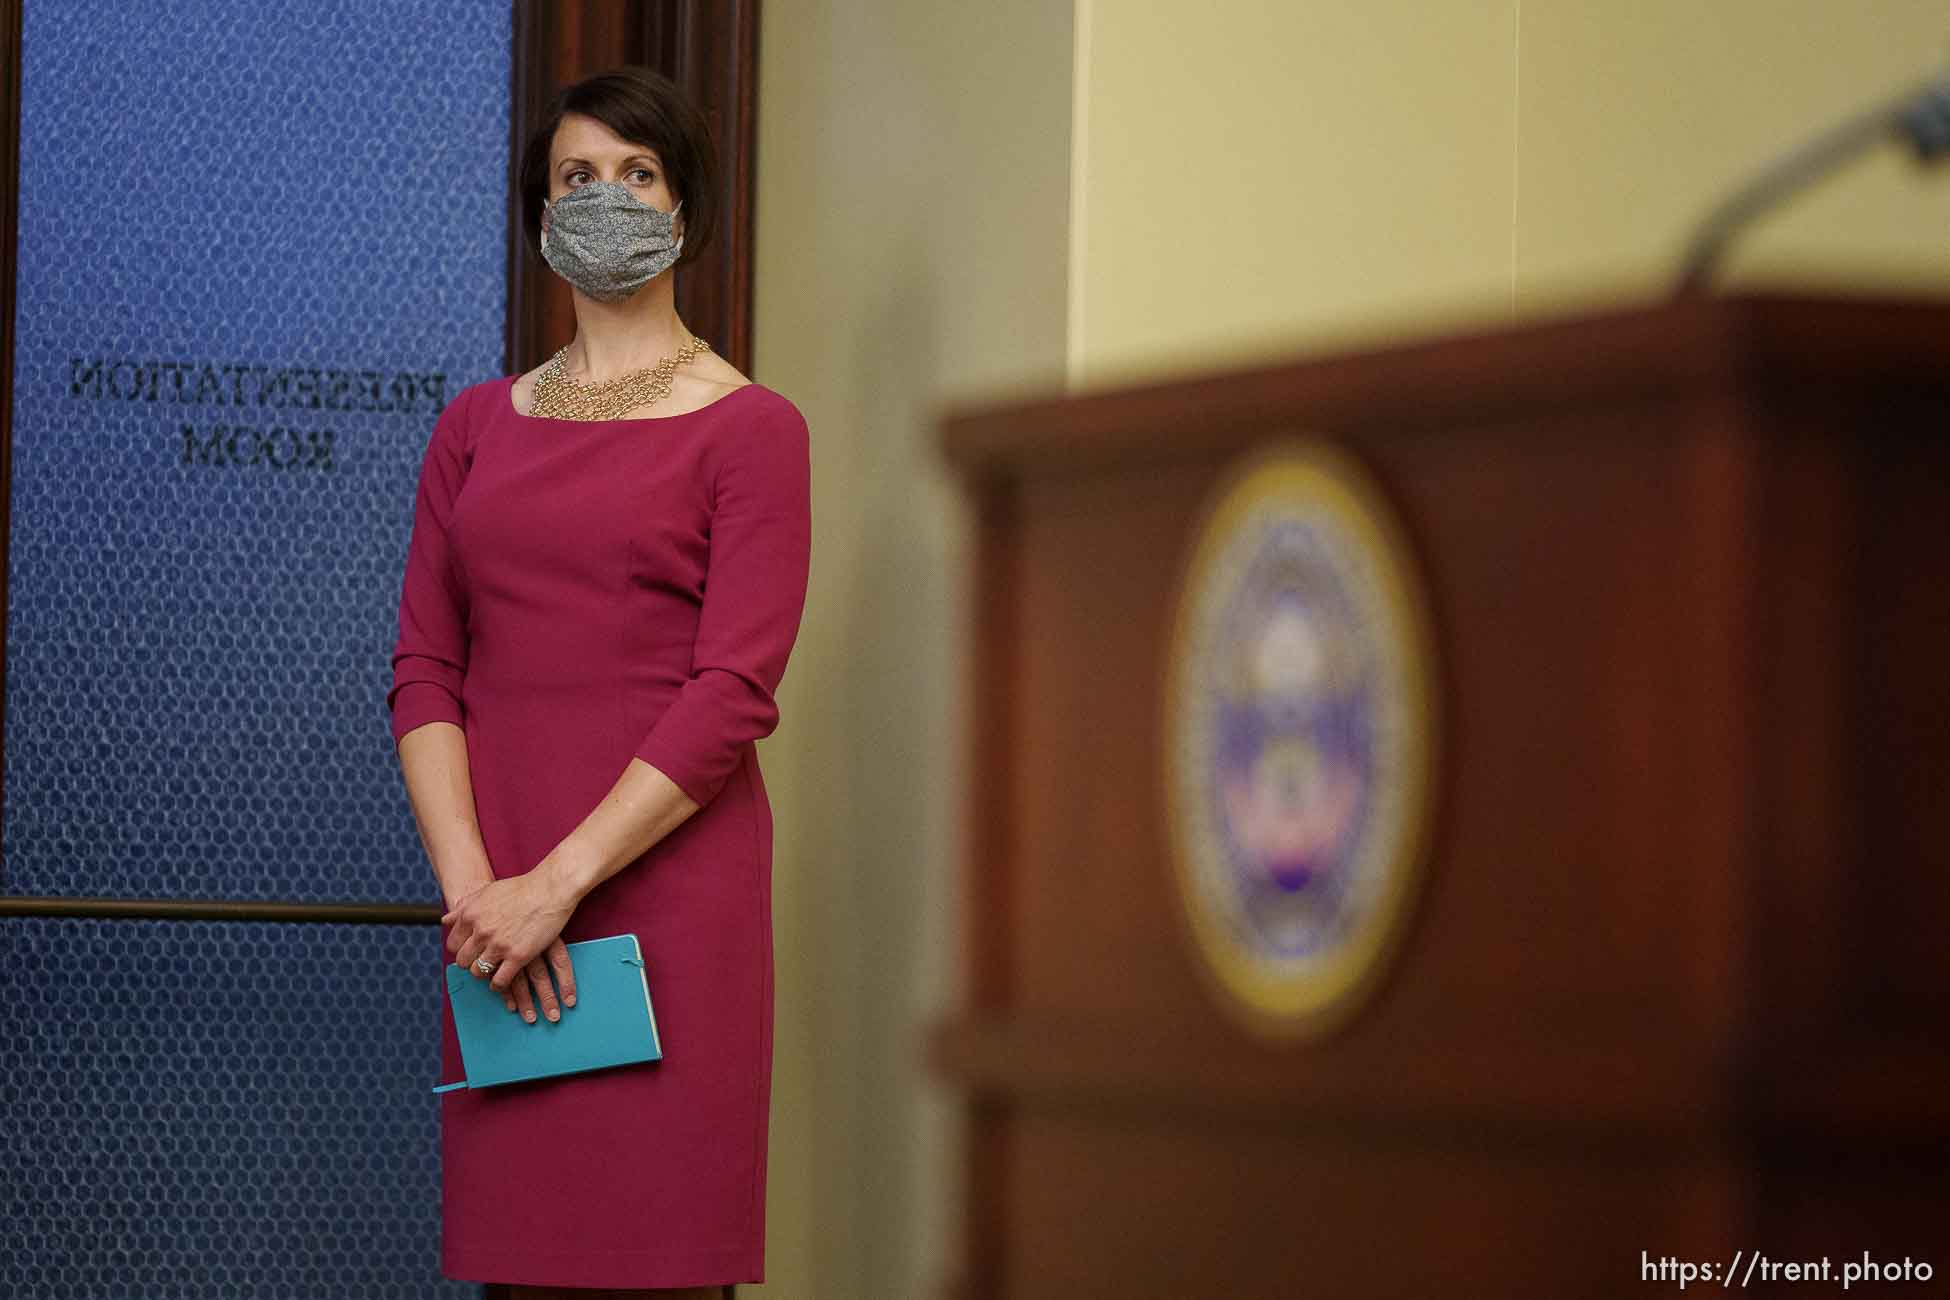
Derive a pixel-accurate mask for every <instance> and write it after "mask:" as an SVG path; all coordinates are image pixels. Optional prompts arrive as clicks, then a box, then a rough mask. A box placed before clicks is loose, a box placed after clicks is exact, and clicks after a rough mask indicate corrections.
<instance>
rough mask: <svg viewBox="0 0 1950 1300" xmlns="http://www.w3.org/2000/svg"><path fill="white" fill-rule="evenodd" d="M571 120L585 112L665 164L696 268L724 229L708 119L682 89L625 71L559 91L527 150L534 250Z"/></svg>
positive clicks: (645, 72)
mask: <svg viewBox="0 0 1950 1300" xmlns="http://www.w3.org/2000/svg"><path fill="white" fill-rule="evenodd" d="M566 113H580V114H582V115H583V116H584V117H593V118H595V119H596V120H597V121H598V122H601V123H602V124H603V125H604V126H606V127H608V128H609V129H610V130H612V131H614V132H616V134H617V135H619V136H621V137H623V138H624V139H625V140H628V141H629V142H630V143H632V144H640V145H646V146H648V147H649V148H651V149H654V150H656V152H657V157H659V158H661V159H663V164H664V181H665V183H666V184H667V185H669V187H670V190H671V193H672V194H673V195H675V196H676V198H677V201H678V202H680V203H681V204H683V207H684V251H683V253H682V254H681V255H680V256H679V257H678V259H677V265H678V266H683V265H685V264H686V263H689V262H693V261H695V260H697V258H698V257H699V256H700V255H702V253H703V252H704V250H705V248H706V247H708V246H709V245H710V243H711V235H712V232H713V231H715V230H716V229H717V225H718V154H717V150H716V148H714V147H713V145H712V143H711V128H710V127H709V126H708V125H707V124H706V123H705V120H704V114H702V113H700V112H699V111H698V109H697V105H695V104H693V103H691V101H690V98H689V97H688V96H687V95H685V94H684V92H683V91H682V90H680V89H679V88H678V86H677V83H676V82H674V81H672V80H671V79H670V78H669V77H666V76H664V75H663V74H662V73H661V72H657V71H655V70H654V69H651V68H643V67H623V68H616V69H614V70H612V71H609V72H599V73H597V74H595V75H594V76H590V77H584V78H583V79H582V80H581V81H578V82H576V83H574V84H573V85H569V86H564V87H563V88H562V89H561V90H558V91H556V92H555V97H554V98H553V99H551V100H549V102H548V106H547V107H546V108H544V109H543V110H542V115H541V117H540V118H539V119H537V121H536V123H535V128H534V130H532V131H530V132H529V133H528V141H527V143H526V144H524V145H523V146H522V150H521V165H520V171H519V183H520V185H521V225H522V230H523V231H524V232H525V233H526V235H527V237H528V251H529V252H530V253H532V254H536V255H537V256H539V251H538V248H539V245H540V243H541V238H542V205H543V204H544V203H546V202H547V201H548V152H549V147H550V146H551V145H552V144H554V142H555V130H556V128H557V127H559V126H561V125H562V117H563V115H564V114H566Z"/></svg>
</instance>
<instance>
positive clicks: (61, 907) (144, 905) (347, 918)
mask: <svg viewBox="0 0 1950 1300" xmlns="http://www.w3.org/2000/svg"><path fill="white" fill-rule="evenodd" d="M444 915H446V912H445V910H444V909H442V908H438V907H431V906H426V905H422V904H417V903H276V902H258V901H255V900H247V899H227V898H57V897H35V898H21V897H0V916H69V917H95V918H102V919H109V920H117V921H132V920H147V921H310V922H325V923H328V924H334V925H438V924H439V923H440V918H441V917H442V916H444Z"/></svg>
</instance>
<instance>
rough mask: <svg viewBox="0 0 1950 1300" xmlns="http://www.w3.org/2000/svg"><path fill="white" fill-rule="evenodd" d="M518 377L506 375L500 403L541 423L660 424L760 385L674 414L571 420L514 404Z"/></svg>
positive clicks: (520, 416)
mask: <svg viewBox="0 0 1950 1300" xmlns="http://www.w3.org/2000/svg"><path fill="white" fill-rule="evenodd" d="M520 378H521V376H520V375H509V376H508V386H507V388H506V389H504V390H503V392H502V404H503V405H504V406H506V407H507V408H508V410H509V411H510V412H512V413H513V414H514V416H515V418H516V419H519V420H537V421H540V422H541V423H543V424H662V423H663V422H664V421H665V420H683V419H687V418H689V417H690V416H693V415H703V414H704V413H705V412H706V411H714V410H716V409H717V408H718V407H719V406H721V405H723V404H724V403H725V402H728V401H730V400H731V399H732V398H734V397H736V396H738V394H740V393H742V392H744V391H745V390H746V389H747V388H757V387H759V386H760V385H759V383H758V381H756V380H753V381H751V382H750V383H744V384H740V385H738V387H736V388H734V389H732V390H731V391H730V392H728V393H726V394H725V395H724V396H723V397H717V398H713V399H712V400H710V401H708V402H706V403H705V404H704V405H702V406H698V407H693V408H692V409H691V410H688V411H679V412H677V414H675V415H633V416H629V417H627V418H625V417H623V416H618V417H617V418H616V419H613V420H571V419H568V418H567V417H565V416H560V415H529V414H528V413H527V412H526V411H523V410H522V409H521V408H520V407H518V406H516V405H515V383H516V381H518V380H519V379H520Z"/></svg>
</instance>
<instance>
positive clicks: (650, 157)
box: [555, 153, 663, 168]
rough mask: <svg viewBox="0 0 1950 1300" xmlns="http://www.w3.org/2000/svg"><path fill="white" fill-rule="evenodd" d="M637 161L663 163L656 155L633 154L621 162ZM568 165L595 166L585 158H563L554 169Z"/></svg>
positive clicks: (659, 164) (658, 164)
mask: <svg viewBox="0 0 1950 1300" xmlns="http://www.w3.org/2000/svg"><path fill="white" fill-rule="evenodd" d="M639 159H641V160H642V161H644V162H647V163H656V165H657V166H659V167H661V166H663V163H662V162H661V161H659V160H658V158H657V155H655V154H653V153H633V154H631V155H630V156H629V157H627V158H625V159H624V160H623V161H624V162H626V163H628V162H636V161H638V160H639ZM570 163H581V164H582V165H583V166H584V167H593V166H595V164H594V163H592V162H590V161H589V160H588V159H587V158H564V159H563V160H562V161H561V162H559V163H557V164H555V165H556V167H558V168H561V167H567V166H568V165H569V164H570Z"/></svg>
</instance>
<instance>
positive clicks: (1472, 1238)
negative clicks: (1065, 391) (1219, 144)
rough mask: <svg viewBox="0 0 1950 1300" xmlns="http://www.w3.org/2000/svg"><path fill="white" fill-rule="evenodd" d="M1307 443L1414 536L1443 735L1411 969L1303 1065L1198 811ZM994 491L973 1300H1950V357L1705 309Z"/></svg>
mask: <svg viewBox="0 0 1950 1300" xmlns="http://www.w3.org/2000/svg"><path fill="white" fill-rule="evenodd" d="M1282 434H1300V435H1306V436H1310V437H1317V438H1320V439H1323V440H1325V441H1327V442H1329V443H1331V444H1333V445H1335V446H1337V447H1339V448H1341V449H1343V450H1344V451H1346V452H1348V453H1350V454H1351V455H1352V456H1353V457H1354V458H1355V459H1356V460H1357V461H1358V462H1360V463H1361V464H1363V465H1364V466H1365V467H1366V468H1367V469H1368V471H1370V473H1371V475H1372V476H1373V478H1374V479H1375V480H1376V482H1377V483H1378V484H1379V485H1380V487H1381V488H1382V489H1383V491H1384V492H1385V494H1386V497H1387V498H1388V500H1389V501H1390V502H1391V503H1392V505H1393V507H1394V509H1395V511H1396V512H1397V514H1398V515H1399V517H1400V519H1401V520H1402V521H1403V524H1404V526H1405V529H1406V532H1407V534H1408V539H1409V543H1410V546H1411V549H1412V552H1413V554H1414V556H1415V559H1416V562H1417V563H1418V564H1419V566H1420V571H1421V575H1422V580H1423V583H1424V586H1425V587H1426V589H1427V593H1428V604H1429V609H1430V617H1431V625H1430V626H1431V628H1432V631H1433V637H1432V641H1433V651H1434V653H1433V668H1434V682H1435V691H1436V694H1437V696H1438V697H1439V700H1440V705H1441V709H1442V715H1443V726H1442V728H1441V737H1440V744H1439V747H1438V750H1437V754H1436V761H1435V764H1434V769H1433V770H1434V774H1435V790H1434V797H1433V804H1432V807H1433V813H1432V821H1431V824H1430V831H1429V836H1428V841H1427V845H1428V847H1427V851H1426V853H1425V854H1424V855H1423V862H1424V870H1423V876H1422V880H1421V884H1420V887H1419V891H1418V897H1417V900H1416V902H1415V904H1414V908H1413V912H1412V915H1411V917H1410V919H1409V921H1408V923H1407V925H1406V928H1405V931H1404V938H1403V940H1402V942H1401V944H1400V947H1399V949H1398V950H1397V951H1396V953H1395V955H1394V957H1393V959H1392V961H1391V962H1390V963H1389V968H1388V970H1387V971H1386V972H1385V975H1384V976H1383V978H1382V980H1381V982H1380V984H1379V985H1378V986H1377V989H1376V991H1375V992H1374V994H1373V995H1372V996H1371V997H1370V998H1369V999H1368V1000H1367V1001H1366V1002H1365V1004H1364V1005H1363V1006H1362V1008H1361V1009H1360V1010H1359V1011H1358V1013H1357V1014H1355V1015H1354V1016H1353V1018H1352V1019H1351V1020H1350V1021H1348V1022H1347V1023H1346V1024H1345V1025H1343V1026H1342V1027H1341V1028H1340V1029H1338V1030H1337V1031H1335V1032H1333V1033H1331V1034H1329V1035H1327V1036H1326V1037H1323V1038H1319V1039H1316V1040H1312V1041H1301V1042H1293V1043H1284V1044H1283V1043H1277V1042H1271V1041H1267V1040H1265V1039H1263V1038H1259V1037H1255V1036H1254V1035H1252V1034H1249V1033H1247V1032H1244V1031H1243V1030H1242V1029H1240V1028H1238V1027H1237V1026H1236V1025H1235V1023H1234V1021H1233V1020H1232V1019H1231V1018H1230V1017H1229V1016H1227V1015H1225V1014H1221V1011H1220V1009H1219V1008H1218V1006H1217V1005H1216V1004H1215V996H1214V994H1213V993H1211V992H1208V985H1207V982H1206V981H1204V980H1202V979H1201V978H1200V975H1199V972H1198V971H1197V969H1196V962H1197V961H1198V954H1197V953H1196V952H1195V951H1194V949H1193V948H1192V947H1191V946H1189V945H1188V942H1187V940H1186V937H1185V934H1184V927H1183V925H1182V923H1181V921H1180V918H1179V916H1178V912H1177V907H1178V903H1177V900H1176V896H1175V893H1174V890H1175V883H1174V878H1173V871H1172V867H1171V863H1170V861H1169V859H1170V856H1171V845H1170V841H1169V837H1168V835H1167V830H1166V827H1165V824H1164V820H1163V817H1162V815H1161V810H1160V808H1159V806H1158V805H1159V799H1158V797H1157V793H1156V792H1157V790H1158V789H1159V780H1158V775H1157V773H1158V765H1159V763H1160V761H1161V758H1160V737H1159V735H1158V726H1159V724H1158V708H1157V697H1158V690H1159V685H1158V683H1159V680H1160V675H1161V673H1162V672H1163V671H1164V669H1165V662H1164V657H1165V653H1166V643H1167V632H1168V623H1169V619H1170V608H1169V605H1170V602H1171V599H1172V590H1171V588H1172V582H1171V577H1172V574H1173V573H1174V571H1175V569H1176V567H1177V565H1178V564H1179V559H1180V556H1181V553H1182V551H1183V549H1184V547H1185V546H1186V544H1187V537H1188V530H1189V529H1190V528H1191V527H1192V522H1193V518H1194V514H1195V512H1196V510H1197V508H1198V506H1199V502H1200V501H1201V499H1202V498H1203V497H1204V496H1205V494H1206V492H1207V489H1208V488H1209V486H1210V485H1211V484H1212V483H1213V482H1214V480H1215V478H1216V477H1217V476H1218V475H1219V473H1220V471H1221V469H1222V467H1223V466H1224V465H1226V464H1227V463H1228V462H1229V461H1230V460H1231V459H1232V458H1233V457H1234V456H1235V455H1237V454H1239V453H1242V452H1245V451H1247V450H1248V449H1250V448H1252V447H1253V446H1254V445H1255V444H1258V443H1260V442H1261V441H1262V440H1264V439H1266V438H1268V437H1271V436H1275V435H1282ZM943 441H944V446H945V450H946V453H947V456H948V458H949V459H950V461H951V463H952V464H953V466H954V467H955V468H956V470H957V472H958V473H959V475H960V476H961V478H962V480H963V482H964V483H965V484H966V487H967V490H968V491H969V492H970V494H971V495H972V499H973V501H974V503H975V506H976V510H977V519H978V529H979V533H978V542H977V555H976V573H975V582H974V587H973V591H974V601H975V621H974V632H975V638H976V640H975V644H974V648H973V673H972V678H971V682H970V690H971V692H972V697H971V702H972V708H971V710H970V716H971V718H972V719H973V725H974V734H973V738H972V741H973V753H972V763H971V768H970V770H971V772H972V781H973V785H972V790H971V794H970V804H969V810H968V819H969V827H970V841H969V844H968V847H967V852H966V861H965V866H964V881H965V890H964V905H965V915H966V922H965V925H966V932H965V941H966V959H967V961H968V973H969V982H968V989H969V995H968V996H969V1001H968V1005H967V1006H966V1007H965V1008H964V1009H963V1010H962V1011H961V1012H960V1013H959V1014H958V1015H957V1016H956V1018H955V1019H954V1020H953V1021H952V1022H951V1023H948V1024H944V1025H941V1026H938V1027H936V1028H935V1030H934V1031H933V1033H932V1035H931V1037H930V1041H929V1046H928V1053H929V1059H930V1063H931V1067H932V1068H933V1070H934V1071H935V1072H936V1073H937V1074H938V1075H939V1076H940V1077H942V1078H944V1079H945V1080H947V1081H948V1082H950V1083H952V1084H953V1085H955V1086H957V1087H958V1088H959V1089H960V1090H961V1091H962V1093H963V1095H964V1096H965V1097H966V1115H967V1119H968V1121H969V1133H968V1143H969V1144H968V1153H967V1159H968V1165H967V1170H966V1182H965V1193H966V1259H965V1265H964V1269H963V1272H962V1275H961V1277H960V1279H959V1281H958V1283H957V1284H956V1287H955V1291H956V1294H958V1295H961V1296H965V1297H969V1298H971V1300H973V1298H975V1297H1007V1298H1008V1300H1040V1298H1041V1297H1063V1298H1065V1300H1076V1298H1078V1297H1112V1296H1114V1297H1118V1298H1119V1300H1137V1298H1138V1297H1171V1298H1173V1300H1180V1298H1184V1297H1227V1298H1228V1300H1231V1298H1233V1297H1237V1298H1239V1300H1272V1298H1273V1297H1287V1296H1296V1297H1298V1296H1415V1297H1426V1296H1474V1295H1481V1296H1499V1297H1503V1296H1526V1297H1528V1296H1535V1297H1551V1298H1552V1300H1559V1298H1561V1297H1566V1296H1581V1297H1582V1296H1614V1295H1615V1296H1635V1297H1636V1296H1646V1295H1656V1294H1678V1293H1679V1289H1680V1288H1679V1285H1678V1281H1679V1274H1678V1272H1677V1271H1676V1269H1677V1266H1678V1265H1679V1264H1682V1263H1690V1264H1693V1265H1696V1266H1697V1265H1711V1266H1712V1267H1713V1268H1714V1269H1715V1270H1716V1272H1715V1273H1713V1274H1709V1275H1707V1276H1708V1277H1710V1278H1711V1284H1712V1285H1714V1286H1720V1285H1721V1274H1720V1272H1719V1271H1723V1270H1725V1269H1727V1268H1729V1267H1732V1268H1734V1269H1735V1270H1736V1276H1735V1279H1734V1282H1733V1286H1736V1287H1738V1286H1740V1285H1741V1279H1740V1277H1739V1276H1738V1275H1737V1271H1738V1270H1739V1269H1743V1268H1745V1269H1751V1268H1752V1267H1753V1266H1754V1264H1755V1263H1756V1262H1757V1261H1758V1262H1759V1263H1760V1265H1761V1271H1760V1272H1759V1273H1758V1274H1757V1275H1756V1274H1753V1273H1749V1275H1748V1281H1747V1286H1746V1289H1748V1290H1756V1289H1761V1286H1760V1284H1761V1282H1762V1281H1764V1280H1766V1279H1767V1278H1768V1277H1769V1271H1768V1270H1770V1269H1772V1270H1774V1272H1773V1275H1772V1276H1773V1282H1772V1285H1773V1286H1774V1287H1775V1288H1777V1289H1784V1288H1786V1287H1787V1286H1788V1284H1789V1280H1790V1275H1789V1274H1788V1273H1786V1272H1784V1271H1781V1269H1782V1266H1783V1264H1784V1263H1785V1262H1788V1261H1794V1262H1797V1263H1803V1264H1807V1265H1810V1266H1813V1265H1816V1264H1817V1263H1818V1262H1819V1261H1821V1260H1823V1259H1824V1258H1825V1259H1826V1260H1827V1262H1828V1265H1827V1266H1828V1268H1829V1270H1830V1274H1829V1281H1828V1282H1826V1283H1822V1282H1819V1281H1815V1282H1810V1281H1808V1280H1807V1279H1808V1277H1809V1276H1810V1275H1809V1274H1802V1275H1801V1280H1800V1281H1799V1283H1798V1285H1797V1286H1796V1288H1795V1290H1794V1294H1815V1293H1819V1294H1836V1293H1839V1290H1840V1280H1841V1278H1842V1272H1843V1269H1844V1267H1845V1266H1847V1265H1850V1264H1853V1265H1856V1266H1857V1267H1858V1268H1859V1267H1860V1266H1861V1265H1862V1264H1863V1263H1864V1262H1865V1260H1866V1261H1867V1262H1869V1263H1873V1264H1874V1265H1875V1266H1876V1267H1877V1268H1878V1269H1881V1268H1884V1267H1887V1268H1891V1269H1894V1268H1899V1267H1902V1266H1903V1261H1904V1260H1905V1259H1907V1261H1908V1267H1909V1276H1908V1277H1907V1279H1903V1280H1905V1281H1907V1283H1908V1285H1896V1286H1890V1285H1889V1284H1888V1283H1887V1281H1884V1282H1883V1283H1882V1287H1881V1288H1879V1289H1878V1294H1894V1295H1904V1294H1916V1295H1921V1294H1930V1293H1932V1291H1933V1289H1934V1288H1943V1287H1950V1237H1946V1236H1945V1233H1944V1225H1945V1224H1946V1223H1950V1176H1946V1170H1950V1040H1947V1036H1946V1025H1950V822H1946V820H1945V816H1944V814H1943V812H1942V811H1940V810H1941V809H1943V808H1946V807H1950V582H1946V578H1945V575H1946V566H1947V565H1950V304H1946V303H1942V302H1923V301H1909V300H1890V299H1813V298H1800V297H1788V296H1771V295H1770V296H1742V297H1731V298H1720V299H1694V300H1686V301H1682V302H1676V303H1673V304H1669V305H1658V306H1650V307H1641V308H1631V309H1626V310H1618V311H1615V312H1607V313H1605V314H1601V315H1594V316H1589V317H1584V318H1578V319H1571V320H1564V321H1553V322H1549V323H1545V324H1540V325H1531V326H1525V327H1522V328H1516V329H1510V330H1504V331H1498V332H1494V333H1483V334H1475V335H1469V336H1463V337H1455V338H1448V339H1443V340H1440V341H1437V342H1432V343H1418V344H1414V345H1411V346H1403V347H1395V348H1389V349H1385V350H1381V351H1374V352H1366V353H1362V354H1360V355H1350V356H1335V357H1327V358H1323V359H1312V360H1306V361H1302V362H1300V363H1296V364H1293V365H1287V366H1278V367H1273V368H1268V369H1258V370H1252V371H1246V372H1240V373H1231V374H1222V375H1215V376H1212V377H1209V378H1203V379H1199V380H1196V381H1192V382H1185V383H1172V384H1167V385H1161V386H1156V387H1147V388H1141V389H1132V390H1127V391H1119V392H1114V393H1105V394H1099V395H1089V396H1082V397H1077V398H1070V399H1051V400H1038V401H1029V402H1024V403H1021V404H1016V405H1009V406H1002V407H995V408H991V409H982V410H965V411H960V412H956V413H952V414H951V415H950V416H948V418H946V420H945V421H944V438H943ZM1736 1252H1742V1254H1740V1255H1736ZM1662 1264H1664V1265H1666V1267H1667V1271H1665V1272H1663V1273H1662V1272H1661V1271H1660V1270H1661V1266H1662ZM1919 1266H1921V1267H1925V1268H1928V1269H1930V1270H1931V1271H1932V1272H1933V1275H1934V1280H1933V1281H1927V1280H1923V1279H1922V1278H1921V1277H1920V1276H1919V1273H1918V1268H1919ZM1864 1276H1866V1275H1864ZM1884 1276H1885V1277H1886V1276H1887V1275H1884ZM1702 1285H1703V1284H1702V1282H1701V1281H1700V1280H1699V1274H1697V1273H1695V1274H1694V1280H1693V1282H1692V1283H1691V1284H1690V1285H1689V1286H1688V1287H1687V1289H1688V1290H1691V1289H1693V1287H1696V1286H1702ZM1811 1285H1812V1286H1814V1287H1815V1291H1813V1292H1810V1291H1808V1290H1807V1288H1808V1287H1809V1286H1811ZM1857 1285H1859V1286H1864V1287H1866V1286H1867V1285H1868V1283H1867V1281H1858V1283H1857Z"/></svg>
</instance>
